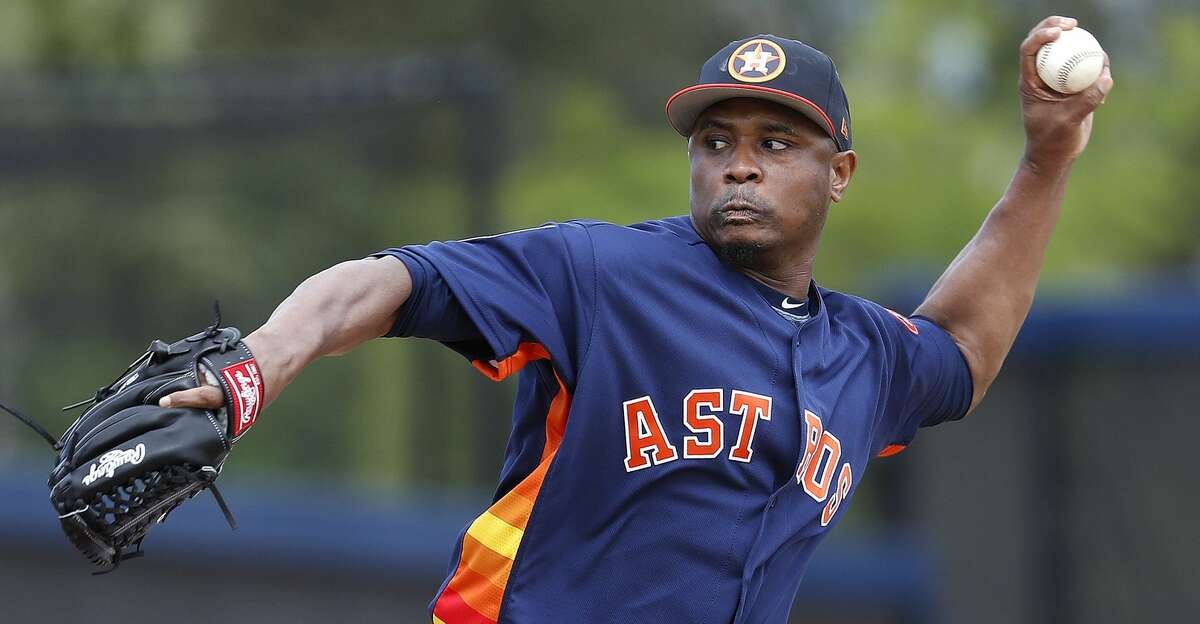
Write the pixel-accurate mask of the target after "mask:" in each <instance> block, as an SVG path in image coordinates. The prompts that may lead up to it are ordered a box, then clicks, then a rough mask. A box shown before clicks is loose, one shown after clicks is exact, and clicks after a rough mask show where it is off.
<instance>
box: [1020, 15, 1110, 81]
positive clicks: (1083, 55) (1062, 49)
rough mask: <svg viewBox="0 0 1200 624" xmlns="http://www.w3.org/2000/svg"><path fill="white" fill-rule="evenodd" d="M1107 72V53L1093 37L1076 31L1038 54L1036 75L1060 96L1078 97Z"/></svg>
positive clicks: (1044, 47)
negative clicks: (1075, 95)
mask: <svg viewBox="0 0 1200 624" xmlns="http://www.w3.org/2000/svg"><path fill="white" fill-rule="evenodd" d="M1103 69H1104V49H1103V48H1101V47H1100V42H1099V41H1097V40H1096V38H1095V37H1094V36H1092V33H1090V32H1088V31H1086V30H1084V29H1082V28H1079V27H1076V28H1071V29H1069V30H1064V31H1062V33H1061V34H1060V35H1059V36H1058V39H1056V40H1054V41H1051V42H1050V43H1047V44H1046V45H1044V46H1042V47H1041V49H1040V50H1038V55H1037V72H1038V76H1039V77H1041V79H1042V82H1044V83H1046V86H1048V87H1050V88H1051V89H1054V90H1055V91H1058V92H1059V93H1079V92H1080V91H1083V90H1084V89H1086V88H1088V87H1090V86H1092V84H1093V83H1095V82H1096V79H1097V78H1099V77H1100V72H1101V70H1103Z"/></svg>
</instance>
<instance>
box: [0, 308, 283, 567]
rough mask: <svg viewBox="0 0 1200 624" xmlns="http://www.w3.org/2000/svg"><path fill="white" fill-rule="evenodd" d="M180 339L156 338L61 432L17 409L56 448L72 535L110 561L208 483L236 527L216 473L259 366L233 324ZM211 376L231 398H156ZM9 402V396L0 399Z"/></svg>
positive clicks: (90, 554) (238, 427)
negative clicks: (183, 401)
mask: <svg viewBox="0 0 1200 624" xmlns="http://www.w3.org/2000/svg"><path fill="white" fill-rule="evenodd" d="M219 324H220V315H219V313H218V315H217V320H216V322H215V323H213V325H212V326H210V327H209V328H207V329H205V330H204V331H203V332H201V333H199V334H196V335H195V336H191V337H189V338H185V339H183V340H180V341H179V342H176V343H174V344H167V343H165V342H163V341H161V340H155V341H154V342H152V343H151V344H150V348H149V349H148V350H147V351H146V353H145V354H143V355H142V356H141V357H140V358H138V359H137V360H136V361H134V363H133V364H131V365H130V366H129V368H127V369H126V371H125V372H124V373H122V374H121V375H120V376H119V377H118V378H117V380H116V381H114V382H113V383H111V384H109V385H107V386H105V387H103V388H101V389H100V390H98V391H97V392H96V396H95V397H94V398H92V399H89V400H87V401H84V402H82V403H79V404H76V405H74V406H70V407H68V408H64V409H72V408H75V407H83V406H85V405H88V404H91V407H89V408H88V409H87V411H86V412H84V413H83V415H82V416H80V417H79V419H78V420H76V421H75V422H74V424H72V425H71V426H70V427H69V428H68V429H67V431H66V433H64V434H63V437H62V439H61V440H60V441H56V440H54V438H53V436H51V435H50V434H48V433H46V431H45V430H44V429H42V428H41V427H39V426H37V424H36V423H34V422H33V421H31V420H29V419H27V418H25V417H23V416H22V415H20V414H18V413H16V412H15V411H13V410H11V409H9V408H4V409H5V410H6V411H8V412H9V413H11V414H13V415H14V416H16V417H18V418H20V419H21V420H22V421H24V422H25V423H27V424H29V425H30V426H31V427H33V428H34V429H35V430H37V431H38V433H40V434H41V435H42V436H43V437H44V438H46V440H47V441H49V442H50V443H51V444H52V445H53V446H54V449H55V450H56V451H58V463H57V465H56V466H55V467H54V469H53V470H51V471H50V479H49V483H48V485H49V486H50V503H51V504H52V505H53V506H54V509H55V511H56V512H57V513H58V517H59V519H60V520H61V522H62V528H63V531H64V532H66V534H67V537H68V538H69V539H70V540H71V543H73V544H74V545H75V546H76V547H77V548H78V549H79V550H80V551H81V552H82V553H83V554H84V555H85V556H86V557H87V558H88V559H91V560H92V562H94V563H95V564H97V565H99V566H101V567H103V568H105V571H109V570H111V569H113V568H115V567H116V566H117V564H118V563H119V562H120V561H122V560H123V559H128V558H130V557H132V556H136V555H138V554H140V552H141V544H142V540H143V539H145V537H146V532H147V531H148V530H149V529H150V527H151V526H153V525H154V524H155V523H157V522H162V521H163V520H164V519H165V518H166V516H167V514H168V513H170V512H171V511H172V510H173V509H175V508H176V507H178V506H179V505H180V504H182V503H183V501H185V500H187V499H189V498H191V497H193V496H195V495H196V494H198V493H200V492H202V491H203V490H205V489H211V490H212V492H213V495H214V497H215V498H216V499H217V503H218V504H219V505H220V507H221V511H222V512H224V513H225V517H226V519H228V520H229V524H230V526H231V527H236V525H235V524H234V521H233V516H232V515H231V514H230V513H229V509H228V508H227V507H226V505H225V502H224V500H222V498H221V495H220V493H219V492H218V491H217V489H216V486H215V483H214V481H215V480H216V478H217V476H218V475H219V474H220V473H221V467H222V465H223V464H224V462H225V458H226V457H228V455H229V451H230V449H231V448H232V447H233V444H234V443H235V442H237V441H238V439H239V438H241V436H242V435H244V434H245V433H246V431H247V430H248V429H249V428H250V427H251V426H252V425H253V424H254V421H255V419H256V418H257V417H258V413H259V410H260V408H261V407H262V402H263V397H264V389H263V380H262V375H261V373H260V372H259V369H258V365H257V363H256V362H255V360H254V356H253V355H252V354H251V353H250V350H249V349H248V348H247V347H246V344H245V343H244V342H242V340H241V332H240V331H238V330H237V329H236V328H232V327H224V328H218V325H219ZM201 383H207V384H209V385H214V386H217V387H219V388H221V390H222V392H223V393H224V395H225V407H223V408H221V409H220V410H215V411H214V410H204V409H195V408H187V407H159V406H158V401H159V399H161V398H162V397H164V396H166V395H168V394H171V393H172V392H176V391H179V390H186V389H189V388H194V387H196V386H197V385H199V384H201ZM0 408H3V406H0Z"/></svg>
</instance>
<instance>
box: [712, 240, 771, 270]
mask: <svg viewBox="0 0 1200 624" xmlns="http://www.w3.org/2000/svg"><path fill="white" fill-rule="evenodd" d="M762 250H763V246H762V244H761V243H729V244H726V245H721V246H718V247H716V251H717V256H718V257H720V258H721V260H724V261H725V262H728V263H729V264H732V265H733V266H736V267H741V268H753V267H754V265H755V261H756V260H758V256H759V253H760V252H762Z"/></svg>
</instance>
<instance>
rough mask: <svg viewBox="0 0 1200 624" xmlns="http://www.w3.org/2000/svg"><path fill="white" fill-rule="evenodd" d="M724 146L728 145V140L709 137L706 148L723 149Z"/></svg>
mask: <svg viewBox="0 0 1200 624" xmlns="http://www.w3.org/2000/svg"><path fill="white" fill-rule="evenodd" d="M726 147H729V141H726V140H725V139H709V140H708V149H714V150H719V149H725V148H726Z"/></svg>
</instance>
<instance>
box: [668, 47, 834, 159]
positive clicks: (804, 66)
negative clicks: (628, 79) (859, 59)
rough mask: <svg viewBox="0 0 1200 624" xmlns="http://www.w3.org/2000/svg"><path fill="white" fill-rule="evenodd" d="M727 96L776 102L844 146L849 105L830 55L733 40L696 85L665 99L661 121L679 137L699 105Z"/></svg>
mask: <svg viewBox="0 0 1200 624" xmlns="http://www.w3.org/2000/svg"><path fill="white" fill-rule="evenodd" d="M731 98H757V99H761V100H768V101H771V102H775V103H777V104H782V105H783V106H786V107H788V108H791V109H794V110H797V111H799V112H800V113H802V114H804V115H805V116H806V117H808V118H809V119H811V120H813V121H814V122H815V123H816V124H817V125H818V126H820V127H821V128H822V129H823V130H825V132H827V133H829V137H830V138H832V139H833V141H834V142H835V143H837V146H838V150H839V151H845V150H848V149H850V104H849V103H848V102H847V101H846V92H845V90H843V89H842V81H841V79H840V78H838V73H837V68H836V67H834V66H833V59H831V58H829V56H828V55H826V54H825V53H824V52H821V51H820V50H817V49H816V48H813V47H810V46H807V45H805V44H803V43H801V42H799V41H796V40H794V39H784V38H783V37H776V36H775V35H755V36H753V37H749V38H746V39H741V40H738V41H734V42H733V43H730V44H729V45H727V46H725V47H724V48H722V49H721V51H720V52H717V53H716V54H714V55H713V56H712V57H711V58H709V59H708V61H706V62H705V63H704V66H703V67H701V68H700V79H699V80H698V81H697V83H696V84H694V85H692V86H690V87H687V88H684V89H680V90H679V91H678V92H676V93H675V95H672V96H671V98H670V99H668V100H667V119H668V120H669V121H670V122H671V127H672V128H675V131H676V132H678V133H679V134H681V135H683V136H685V137H686V136H688V135H690V134H691V133H692V128H693V127H694V126H695V125H696V118H698V117H699V116H700V113H702V112H704V109H706V108H708V107H709V106H712V105H713V104H716V103H717V102H720V101H721V100H728V99H731Z"/></svg>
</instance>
